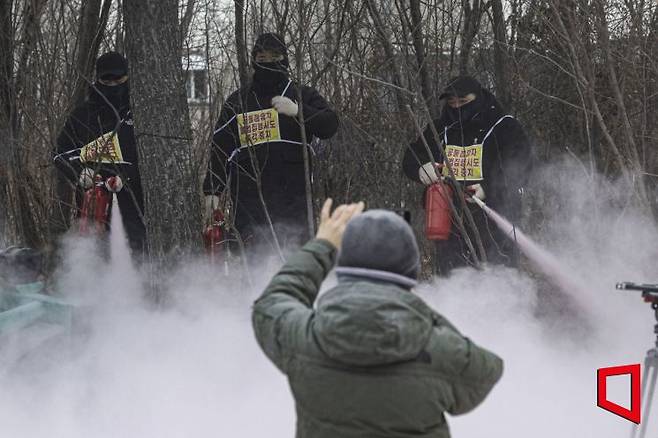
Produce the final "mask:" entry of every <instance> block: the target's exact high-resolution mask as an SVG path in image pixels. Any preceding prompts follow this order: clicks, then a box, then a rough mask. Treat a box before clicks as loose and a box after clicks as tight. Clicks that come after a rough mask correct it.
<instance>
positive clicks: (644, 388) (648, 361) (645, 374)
mask: <svg viewBox="0 0 658 438" xmlns="http://www.w3.org/2000/svg"><path fill="white" fill-rule="evenodd" d="M648 354H650V353H648ZM652 365H653V362H652V359H651V357H649V356H648V355H647V357H645V358H644V371H643V373H642V391H641V394H643V395H644V394H646V393H647V386H648V384H649V379H648V377H649V371H654V368H653V367H652ZM655 377H656V376H655V372H653V373H651V380H652V382H653V384H652V385H651V387H652V388H653V387H654V386H655ZM652 392H653V390H652ZM644 400H650V399H644ZM643 408H644V406H643ZM642 412H644V413H647V411H646V410H643V411H642ZM647 417H648V415H647ZM643 420H644V421H643V422H642V424H643V425H644V424H646V421H647V419H646V418H643ZM639 430H640V425H638V424H634V425H633V426H632V429H631V438H635V435H636V434H637V432H638V431H639ZM640 436H642V435H641V434H640Z"/></svg>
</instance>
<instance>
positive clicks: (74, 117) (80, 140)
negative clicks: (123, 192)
mask: <svg viewBox="0 0 658 438" xmlns="http://www.w3.org/2000/svg"><path fill="white" fill-rule="evenodd" d="M114 132H116V133H117V135H118V139H119V145H120V149H121V153H122V161H117V162H116V163H114V164H110V163H104V164H99V163H98V162H94V161H89V162H88V163H83V162H81V160H80V150H81V148H82V147H84V146H85V145H87V144H89V143H91V142H92V141H94V140H96V139H99V138H100V137H102V136H103V135H107V134H112V133H114ZM54 160H55V165H56V166H57V168H58V170H59V171H60V172H62V174H63V175H64V176H65V177H66V178H67V179H69V180H70V181H71V182H74V183H75V182H77V180H78V175H79V174H80V170H81V169H82V168H83V167H90V168H98V167H99V166H100V167H102V169H99V170H102V172H103V173H104V172H107V173H112V174H119V175H121V176H122V177H123V180H124V185H125V184H130V186H132V187H138V186H139V168H138V164H137V145H136V142H135V133H134V130H133V119H132V115H131V114H130V106H129V104H128V96H127V95H126V96H125V97H124V98H122V99H120V101H119V102H117V104H116V107H114V108H113V107H112V105H110V104H109V103H108V102H107V101H106V100H105V99H104V98H103V96H101V95H100V94H99V93H98V92H97V91H96V89H95V88H94V87H91V88H90V90H89V98H88V99H87V100H86V101H85V102H84V103H83V104H82V105H80V106H78V107H76V108H75V109H74V110H73V112H72V113H71V115H70V116H69V118H68V120H67V121H66V124H65V125H64V128H63V129H62V131H61V132H60V134H59V136H58V137H57V145H56V148H55V150H54Z"/></svg>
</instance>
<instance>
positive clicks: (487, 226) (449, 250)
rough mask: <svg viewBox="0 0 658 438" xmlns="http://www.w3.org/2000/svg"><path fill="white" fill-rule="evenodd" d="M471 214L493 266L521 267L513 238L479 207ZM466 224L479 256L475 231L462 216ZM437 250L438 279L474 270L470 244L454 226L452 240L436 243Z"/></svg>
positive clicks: (435, 257) (435, 261) (435, 259)
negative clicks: (463, 269) (466, 269)
mask: <svg viewBox="0 0 658 438" xmlns="http://www.w3.org/2000/svg"><path fill="white" fill-rule="evenodd" d="M470 211H471V214H472V215H473V222H475V228H476V229H477V230H478V233H479V235H480V239H481V240H482V246H483V247H484V251H485V253H486V257H487V262H488V263H489V264H493V265H505V266H510V267H517V266H518V263H519V251H518V248H517V246H516V243H515V242H514V239H513V236H512V238H510V237H508V236H505V235H504V233H503V232H502V231H500V229H499V228H498V226H497V225H496V224H495V223H494V222H493V221H492V220H490V219H489V218H488V217H487V216H486V214H485V213H484V212H483V211H482V210H481V209H480V208H479V207H476V208H471V209H470ZM462 221H463V223H464V226H465V228H466V230H467V233H468V235H469V237H470V239H471V243H472V244H473V247H474V248H475V251H476V253H477V254H479V252H478V249H477V248H478V247H477V243H476V239H475V233H474V232H473V231H472V227H471V226H470V225H469V223H468V221H467V220H466V217H465V216H464V215H462ZM434 250H435V252H434V254H433V256H434V257H433V258H434V267H435V271H436V272H435V273H436V274H438V275H441V276H446V275H448V274H449V273H450V271H451V270H453V269H456V268H460V267H465V266H474V263H473V257H472V254H471V251H470V250H469V248H468V245H467V244H466V240H465V239H464V237H463V236H462V234H461V233H460V232H459V229H458V228H457V226H456V225H455V224H454V223H453V225H452V232H451V234H450V237H449V238H448V240H437V241H435V245H434ZM478 258H479V257H478ZM479 259H480V258H479Z"/></svg>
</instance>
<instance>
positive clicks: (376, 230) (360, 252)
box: [336, 210, 420, 286]
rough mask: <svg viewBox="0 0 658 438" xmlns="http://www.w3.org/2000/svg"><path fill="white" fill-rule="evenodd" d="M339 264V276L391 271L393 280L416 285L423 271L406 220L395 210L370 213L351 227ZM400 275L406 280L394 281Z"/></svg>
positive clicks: (360, 217) (344, 238)
mask: <svg viewBox="0 0 658 438" xmlns="http://www.w3.org/2000/svg"><path fill="white" fill-rule="evenodd" d="M337 265H338V268H337V269H336V271H337V273H338V274H341V273H342V274H349V275H352V274H354V273H358V272H367V271H380V272H387V273H391V274H393V275H392V276H391V277H392V278H393V280H391V281H394V282H397V283H401V284H403V285H404V286H412V285H413V284H415V280H416V279H417V278H418V274H419V272H420V252H419V251H418V244H417V243H416V238H415V237H414V233H413V231H412V229H411V227H410V226H409V224H408V223H407V222H405V220H404V219H402V218H401V217H400V216H398V215H397V214H395V213H393V212H391V211H387V210H369V211H367V212H365V213H363V214H360V215H358V216H356V217H354V219H352V220H351V221H350V222H349V223H348V224H347V227H346V229H345V233H344V234H343V243H342V247H341V250H340V253H339V254H338V262H337ZM344 268H349V269H344ZM355 268H356V269H355ZM366 276H368V275H366ZM400 276H401V280H402V281H395V280H394V278H395V277H400ZM407 279H408V280H411V281H408V280H407Z"/></svg>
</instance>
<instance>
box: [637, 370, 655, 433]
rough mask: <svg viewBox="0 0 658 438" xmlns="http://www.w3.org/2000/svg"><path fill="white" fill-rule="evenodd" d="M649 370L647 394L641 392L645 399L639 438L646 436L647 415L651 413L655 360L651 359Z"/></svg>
mask: <svg viewBox="0 0 658 438" xmlns="http://www.w3.org/2000/svg"><path fill="white" fill-rule="evenodd" d="M647 368H651V382H650V383H649V393H648V394H647V393H645V392H644V390H643V391H642V395H643V396H644V397H646V399H645V403H643V404H644V406H643V407H642V413H643V414H644V418H642V425H641V426H640V438H644V437H645V436H646V434H647V426H648V425H649V414H650V413H651V402H652V401H653V394H654V391H655V390H656V375H657V374H658V368H656V358H655V357H654V358H652V360H651V363H650V364H649V365H648V366H647Z"/></svg>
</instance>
